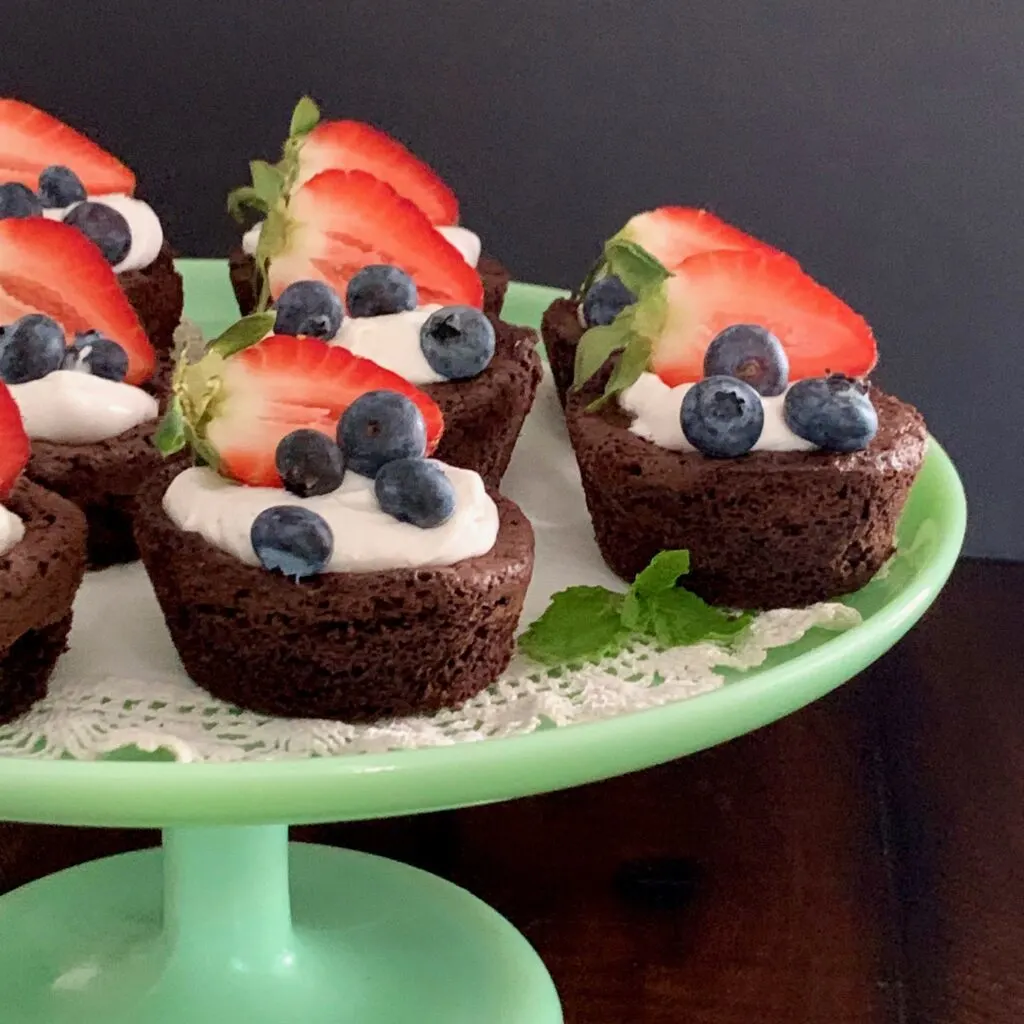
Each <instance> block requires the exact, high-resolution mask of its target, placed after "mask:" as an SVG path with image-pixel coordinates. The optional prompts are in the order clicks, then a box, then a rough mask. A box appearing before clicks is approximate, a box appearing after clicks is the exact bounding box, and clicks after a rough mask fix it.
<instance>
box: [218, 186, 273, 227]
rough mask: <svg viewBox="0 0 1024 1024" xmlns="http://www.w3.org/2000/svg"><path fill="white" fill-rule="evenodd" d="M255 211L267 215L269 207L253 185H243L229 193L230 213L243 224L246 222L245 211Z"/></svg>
mask: <svg viewBox="0 0 1024 1024" xmlns="http://www.w3.org/2000/svg"><path fill="white" fill-rule="evenodd" d="M247 209H249V210H255V211H256V212H257V213H262V214H265V213H266V212H267V210H268V209H269V207H268V206H267V204H266V203H265V202H264V201H263V199H262V198H261V197H260V194H259V192H257V191H256V189H254V188H253V187H252V185H242V187H241V188H236V189H232V191H230V192H229V193H228V213H229V214H231V216H232V217H234V219H235V220H236V221H238V222H239V224H241V223H242V222H243V221H244V220H245V211H246V210H247Z"/></svg>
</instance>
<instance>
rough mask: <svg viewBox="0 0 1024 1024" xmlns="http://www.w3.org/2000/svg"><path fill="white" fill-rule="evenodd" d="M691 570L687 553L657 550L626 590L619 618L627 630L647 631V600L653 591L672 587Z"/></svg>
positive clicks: (671, 588) (657, 591)
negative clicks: (648, 563) (620, 617)
mask: <svg viewBox="0 0 1024 1024" xmlns="http://www.w3.org/2000/svg"><path fill="white" fill-rule="evenodd" d="M689 571H690V552H689V551H685V550H680V551H659V552H658V554H656V555H655V556H654V558H652V559H651V563H650V565H648V566H647V568H646V569H644V571H643V572H641V573H640V575H639V576H637V578H636V579H635V580H633V584H632V586H631V587H630V588H629V590H628V592H627V593H626V597H625V599H624V601H623V604H622V621H623V624H624V625H626V626H628V627H629V628H630V629H635V630H637V631H638V632H641V633H646V632H648V631H649V630H650V618H649V615H648V613H647V602H648V601H649V600H650V598H651V597H653V596H654V595H656V594H659V593H662V592H663V591H666V590H674V589H675V587H676V584H677V583H678V582H679V577H680V576H685V575H686V574H687V573H688V572H689Z"/></svg>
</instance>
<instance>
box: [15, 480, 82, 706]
mask: <svg viewBox="0 0 1024 1024" xmlns="http://www.w3.org/2000/svg"><path fill="white" fill-rule="evenodd" d="M4 505H5V506H6V507H7V508H8V509H10V511H12V512H14V513H15V514H16V515H18V516H19V517H20V518H21V520H22V521H23V522H24V524H25V535H24V537H22V539H21V540H20V541H19V542H18V543H17V544H15V545H14V547H12V548H11V549H10V550H9V551H7V552H5V553H4V554H2V555H0V722H8V721H10V720H12V719H14V718H16V717H17V716H18V715H20V714H22V713H23V712H25V711H27V710H28V709H29V707H31V705H32V704H33V703H35V702H36V701H37V700H39V699H40V698H42V697H44V696H45V695H46V685H47V682H48V680H49V678H50V675H51V673H52V672H53V667H54V665H55V664H56V661H57V658H58V657H60V655H61V654H62V653H63V652H64V650H65V649H66V647H67V636H68V631H69V630H70V628H71V605H72V602H73V600H74V597H75V592H76V591H77V590H78V587H79V585H80V584H81V582H82V577H83V575H84V573H85V534H86V526H85V519H84V517H83V516H82V513H81V512H80V511H79V509H78V508H76V507H75V506H74V505H73V504H71V503H70V502H68V501H65V500H64V499H63V498H61V497H59V496H58V495H56V494H51V493H50V492H49V491H46V490H44V489H43V488H42V487H39V486H37V485H36V484H33V483H31V482H29V481H27V480H21V481H20V482H19V483H18V484H17V485H16V486H15V489H14V491H13V492H12V493H11V495H10V496H9V497H8V498H7V499H6V500H5V501H4Z"/></svg>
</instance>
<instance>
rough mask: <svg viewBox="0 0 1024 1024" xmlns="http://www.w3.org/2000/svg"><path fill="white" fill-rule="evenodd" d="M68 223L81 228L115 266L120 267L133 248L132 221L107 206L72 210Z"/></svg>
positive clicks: (81, 205) (82, 205) (89, 205)
mask: <svg viewBox="0 0 1024 1024" xmlns="http://www.w3.org/2000/svg"><path fill="white" fill-rule="evenodd" d="M64 223H65V224H70V225H71V226H72V227H75V228H78V230H79V231H81V232H82V234H83V235H85V237H86V238H88V239H89V241H90V242H94V243H95V244H96V245H98V246H99V249H100V252H102V253H103V255H104V257H105V258H106V261H107V262H108V263H109V264H110V265H111V266H116V265H117V264H118V263H120V262H121V260H123V259H124V258H125V256H127V255H128V250H129V249H131V247H132V232H131V228H129V227H128V221H126V220H125V219H124V217H122V216H121V214H120V213H118V212H117V210H115V209H114V208H113V207H112V206H107V205H106V203H93V202H84V203H79V204H78V205H77V206H73V207H72V208H71V209H70V210H68V212H67V213H66V214H65V216H64Z"/></svg>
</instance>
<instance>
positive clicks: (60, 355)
mask: <svg viewBox="0 0 1024 1024" xmlns="http://www.w3.org/2000/svg"><path fill="white" fill-rule="evenodd" d="M64 351H65V342H64V331H63V329H62V328H61V326H60V324H58V323H57V322H56V321H55V320H51V319H50V318H49V317H48V316H43V315H42V313H29V315H28V316H23V317H22V318H21V319H20V320H17V321H15V322H14V323H13V324H11V325H10V326H9V327H8V328H7V329H6V330H5V331H4V340H3V350H2V351H0V377H2V378H3V379H4V381H6V382H7V383H8V384H24V383H25V382H26V381H30V380H39V378H40V377H45V376H46V375H47V374H48V373H53V371H54V370H59V369H60V367H61V363H62V362H63V361H64Z"/></svg>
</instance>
